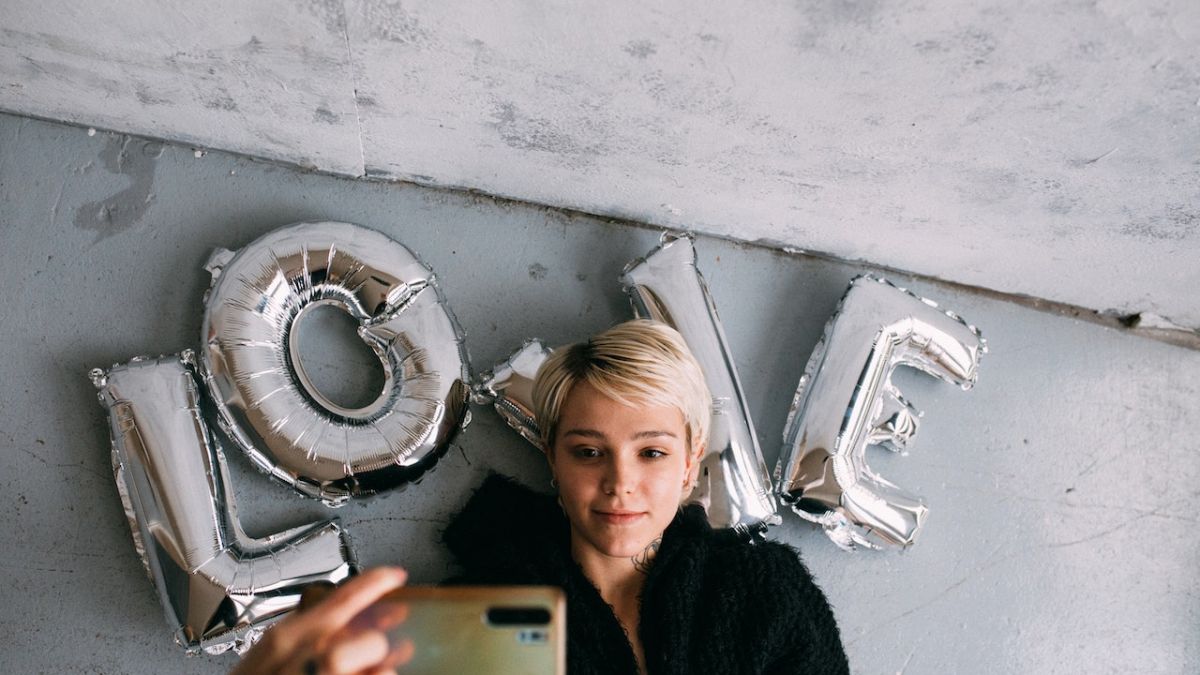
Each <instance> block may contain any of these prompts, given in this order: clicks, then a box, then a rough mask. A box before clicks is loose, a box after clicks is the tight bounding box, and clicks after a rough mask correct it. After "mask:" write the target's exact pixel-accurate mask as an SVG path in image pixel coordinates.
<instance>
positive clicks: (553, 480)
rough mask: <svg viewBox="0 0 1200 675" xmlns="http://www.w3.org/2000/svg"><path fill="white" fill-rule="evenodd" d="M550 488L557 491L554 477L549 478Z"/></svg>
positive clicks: (556, 480) (556, 482)
mask: <svg viewBox="0 0 1200 675" xmlns="http://www.w3.org/2000/svg"><path fill="white" fill-rule="evenodd" d="M550 487H552V488H554V489H555V490H557V489H558V479H557V478H555V477H554V476H550Z"/></svg>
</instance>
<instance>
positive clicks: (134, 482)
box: [91, 352, 355, 653]
mask: <svg viewBox="0 0 1200 675" xmlns="http://www.w3.org/2000/svg"><path fill="white" fill-rule="evenodd" d="M194 365H195V363H194V356H193V355H192V354H191V352H184V354H183V355H182V357H164V358H161V359H154V360H139V359H135V360H133V361H131V362H129V363H127V364H124V365H118V366H113V367H112V368H111V369H110V370H109V371H107V372H105V371H102V370H100V369H96V370H93V371H92V373H91V376H92V381H93V383H94V384H95V385H96V387H97V388H98V389H99V391H100V394H99V396H100V402H101V404H102V405H104V406H105V408H106V409H107V410H108V416H109V422H110V428H111V431H112V445H113V448H112V458H113V470H114V472H115V474H116V482H117V489H118V491H119V492H120V495H121V501H122V503H123V505H124V508H125V513H126V516H127V517H128V518H129V526H130V528H131V530H132V532H133V538H134V543H135V546H136V547H137V550H138V553H139V555H140V556H141V559H142V562H143V564H144V565H145V567H146V570H147V571H148V572H149V573H150V576H151V578H152V579H153V580H154V584H155V586H156V587H157V589H158V593H159V598H160V599H161V601H162V605H163V608H164V609H165V610H166V614H167V619H168V621H169V623H170V624H171V625H172V626H173V627H174V628H175V630H176V633H175V639H176V641H177V642H178V643H179V644H181V645H183V646H184V647H186V648H187V650H188V651H189V652H198V651H201V650H203V651H206V652H209V653H220V652H223V651H226V650H229V649H236V650H239V651H240V650H242V649H243V648H245V647H248V646H249V645H250V644H252V643H253V641H254V640H255V639H256V638H257V636H258V635H259V634H260V633H261V631H262V630H263V628H265V627H266V626H267V625H269V624H270V623H271V622H272V621H273V620H275V619H277V618H279V617H280V616H281V615H282V614H285V613H286V612H288V611H290V610H291V609H293V608H294V607H295V606H296V605H297V604H298V603H299V600H300V593H301V591H302V590H303V589H304V587H305V586H306V585H308V584H310V583H312V582H316V581H327V582H333V583H337V582H339V581H341V580H343V579H345V578H346V577H348V576H349V575H350V574H352V573H353V572H354V567H355V563H354V559H353V556H352V554H351V551H350V548H349V542H348V541H347V540H346V537H345V533H344V532H343V531H342V529H341V528H340V527H339V526H338V525H337V523H336V522H319V523H313V524H311V525H305V526H302V527H297V528H293V529H290V530H287V531H284V532H278V533H276V534H272V535H270V536H268V537H265V538H263V539H252V538H250V537H248V536H246V534H245V532H243V531H242V529H241V526H240V524H239V523H238V520H237V516H236V509H235V505H234V499H233V494H232V492H231V491H230V487H229V479H228V476H227V472H226V466H225V459H224V456H223V455H222V453H221V450H220V448H219V446H218V445H217V444H216V443H215V442H214V441H213V438H212V437H211V436H210V434H209V432H208V428H207V427H206V426H205V425H204V421H203V416H202V413H201V396H200V392H199V390H198V386H197V383H196V379H195V373H194Z"/></svg>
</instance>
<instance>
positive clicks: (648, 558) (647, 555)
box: [630, 537, 662, 574]
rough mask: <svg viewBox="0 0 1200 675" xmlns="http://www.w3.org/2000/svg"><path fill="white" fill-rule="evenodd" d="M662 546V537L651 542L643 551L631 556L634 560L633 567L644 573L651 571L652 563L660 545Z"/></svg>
mask: <svg viewBox="0 0 1200 675" xmlns="http://www.w3.org/2000/svg"><path fill="white" fill-rule="evenodd" d="M659 546H662V537H659V538H658V539H655V540H654V541H652V542H650V543H649V544H648V545H647V546H646V548H644V549H642V552H641V553H639V554H637V555H635V556H633V557H632V558H630V560H632V561H633V568H634V569H635V570H637V571H639V572H641V573H642V574H649V573H650V563H652V562H654V556H655V555H656V554H657V553H658V547H659Z"/></svg>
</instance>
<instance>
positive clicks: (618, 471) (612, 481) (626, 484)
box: [604, 454, 637, 495]
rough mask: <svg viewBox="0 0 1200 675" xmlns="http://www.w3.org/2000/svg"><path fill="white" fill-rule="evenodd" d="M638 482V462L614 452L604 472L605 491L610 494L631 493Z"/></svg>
mask: <svg viewBox="0 0 1200 675" xmlns="http://www.w3.org/2000/svg"><path fill="white" fill-rule="evenodd" d="M636 484H637V466H636V463H635V462H633V461H631V460H629V459H626V458H622V457H620V456H619V455H615V454H614V455H613V456H612V459H611V460H610V461H609V462H608V466H607V471H605V472H604V491H605V492H607V493H608V494H610V495H620V494H629V493H631V492H633V488H634V486H635V485H636Z"/></svg>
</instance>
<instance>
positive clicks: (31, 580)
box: [0, 115, 1200, 674]
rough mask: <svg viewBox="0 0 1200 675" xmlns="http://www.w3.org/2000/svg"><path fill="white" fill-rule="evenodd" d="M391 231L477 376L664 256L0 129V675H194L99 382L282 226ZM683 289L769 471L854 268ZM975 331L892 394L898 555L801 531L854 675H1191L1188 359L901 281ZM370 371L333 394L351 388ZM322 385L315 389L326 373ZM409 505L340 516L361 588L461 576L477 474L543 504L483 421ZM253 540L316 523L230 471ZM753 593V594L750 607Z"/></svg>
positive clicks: (598, 324)
mask: <svg viewBox="0 0 1200 675" xmlns="http://www.w3.org/2000/svg"><path fill="white" fill-rule="evenodd" d="M310 219H337V220H348V221H353V222H358V223H362V224H364V225H367V226H370V227H373V228H377V229H379V230H381V231H383V232H386V233H388V234H389V235H391V236H393V237H395V238H397V239H398V240H400V241H402V242H403V243H405V244H406V245H408V246H409V247H411V248H413V249H414V250H416V251H417V252H418V253H420V254H421V255H422V256H423V257H424V259H425V260H426V261H427V262H428V263H429V264H430V265H431V266H432V267H433V268H434V269H435V270H436V271H437V272H438V274H439V277H440V279H441V280H442V283H443V286H444V288H445V290H446V294H447V296H448V298H449V301H450V303H451V306H452V307H453V309H454V311H455V312H456V314H457V315H458V317H459V319H460V320H461V321H462V323H463V325H464V326H465V328H466V331H467V334H468V347H469V349H470V353H471V356H472V359H473V362H474V364H475V368H476V369H477V370H483V369H486V368H488V367H490V365H491V364H493V363H494V362H495V361H496V360H498V359H500V358H503V357H504V356H505V355H507V353H508V352H509V351H510V350H511V349H513V348H514V347H515V346H517V345H519V344H520V343H521V342H522V340H523V339H524V338H526V337H528V336H540V337H542V338H545V339H546V340H547V341H548V342H549V343H551V344H561V343H564V342H567V341H572V340H575V339H579V338H581V337H583V336H586V335H587V334H589V333H591V332H594V331H597V330H599V329H602V328H604V327H606V326H608V325H611V324H612V323H614V322H616V321H619V320H622V319H624V318H626V317H628V316H629V311H628V307H627V303H626V301H625V299H624V297H623V296H622V294H621V292H620V289H619V287H618V285H617V282H616V278H617V275H618V274H619V272H620V270H621V267H622V266H623V265H624V264H625V263H626V262H627V261H629V260H631V259H632V258H634V257H637V256H639V255H641V254H643V253H645V252H646V251H647V250H649V249H650V248H651V247H653V246H654V244H655V243H656V241H657V237H658V233H657V232H656V231H654V230H652V229H642V228H632V227H629V226H627V225H623V224H616V223H612V222H608V221H605V220H603V219H598V218H593V217H587V216H580V215H573V214H569V213H565V212H562V211H559V210H555V209H550V208H543V207H536V206H529V205H523V204H518V203H513V202H504V201H495V200H492V199H489V198H484V197H477V196H471V195H467V194H463V193H458V192H448V191H441V190H433V189H426V188H419V187H414V186H411V185H394V184H382V183H370V182H363V181H354V180H345V179H338V178H334V177H329V176H320V175H314V174H310V173H304V172H298V171H294V170H290V169H285V168H281V167H279V166H276V165H274V164H267V163H259V162H254V161H250V160H247V159H244V158H238V157H234V156H230V155H226V154H223V153H218V152H211V153H209V154H207V155H206V156H203V157H196V156H195V155H194V153H193V152H192V150H191V148H189V147H186V146H178V145H173V144H162V143H159V142H155V141H146V140H142V139H138V138H130V137H126V136H121V135H118V134H110V133H104V132H100V133H96V134H95V135H89V134H88V133H87V132H86V131H85V130H84V129H81V128H76V127H71V126H64V125H58V124H51V123H46V122H38V121H33V120H29V119H22V118H18V117H12V116H4V115H0V289H3V292H0V317H3V321H2V322H0V489H2V490H3V494H4V503H5V505H6V507H7V517H5V518H3V519H0V538H2V539H3V541H4V542H5V546H4V551H3V553H0V568H2V569H3V571H4V575H5V579H4V582H3V583H2V584H0V630H2V631H3V639H2V640H0V642H2V643H3V649H0V670H2V671H3V672H14V673H15V672H39V671H53V672H68V673H70V672H103V673H116V672H130V673H160V672H183V671H187V672H211V673H218V672H223V671H224V670H226V669H227V668H228V667H229V666H230V664H231V663H232V658H231V657H204V658H202V659H199V660H192V661H185V659H184V656H183V654H182V652H181V650H179V649H178V648H177V647H175V646H174V645H173V644H172V643H171V640H170V636H169V631H168V627H167V624H166V622H165V621H164V619H163V615H162V611H161V609H160V607H159V605H158V600H157V597H156V595H155V593H154V590H153V587H152V585H151V583H150V581H149V580H148V579H147V578H146V576H145V574H144V573H143V570H142V567H141V564H140V563H139V561H138V560H137V557H136V555H135V553H134V548H133V544H132V541H131V538H130V535H129V530H128V526H127V525H126V522H125V520H124V515H123V513H122V511H121V506H120V501H119V499H118V496H117V492H116V489H115V487H114V484H113V479H112V476H111V474H110V471H109V441H108V431H107V425H106V421H105V417H104V411H103V410H102V409H101V408H100V406H99V405H97V403H96V397H95V390H94V389H93V387H92V385H91V383H90V382H89V381H88V379H87V377H86V374H87V371H88V369H89V368H92V367H95V366H107V365H109V364H112V363H116V362H121V361H125V360H128V359H129V358H130V357H132V356H134V355H137V354H160V353H171V352H176V351H178V350H181V349H183V348H187V347H196V346H198V344H199V330H200V317H201V307H202V305H201V302H202V300H201V298H202V294H203V292H204V289H205V286H206V283H207V274H206V273H205V272H204V271H203V269H202V265H203V263H204V261H205V260H206V259H207V257H208V254H209V253H210V251H211V250H212V249H213V248H214V247H218V246H222V247H227V248H237V247H240V246H243V245H245V244H247V243H249V242H250V241H252V240H253V239H254V238H255V237H257V236H258V235H260V234H262V233H264V232H266V231H268V230H270V229H272V228H275V227H278V226H281V225H284V224H287V223H290V222H295V221H299V220H310ZM697 247H698V250H699V253H700V266H701V269H702V270H703V271H704V273H705V275H706V276H707V279H708V281H709V284H710V286H711V288H712V291H713V295H714V298H715V300H716V304H717V306H718V307H719V309H720V312H721V317H722V319H723V322H724V325H725V328H726V331H727V333H728V336H729V340H730V343H731V346H732V348H733V350H734V353H735V355H736V361H737V365H738V368H739V369H740V372H741V376H742V380H743V383H744V385H745V388H746V394H747V397H748V401H749V404H750V408H751V410H752V412H753V414H754V416H755V420H756V422H757V426H758V431H759V434H760V438H761V440H762V443H763V448H764V452H765V453H766V455H767V459H768V461H769V463H770V465H771V466H773V465H774V460H775V457H776V456H777V455H778V452H779V437H780V433H781V430H782V426H783V421H784V417H785V415H786V411H787V407H788V404H789V402H790V400H791V396H792V391H793V389H794V387H795V384H796V381H797V379H798V378H799V376H800V374H801V372H802V370H803V367H804V363H805V361H806V359H807V358H808V355H809V352H810V350H811V349H812V347H813V345H814V344H816V342H817V340H818V338H819V336H820V332H821V328H822V325H823V324H824V322H825V320H826V318H827V317H828V316H829V315H830V313H831V312H832V310H833V308H834V305H835V304H836V302H837V300H838V298H839V297H840V295H841V294H842V291H843V290H844V289H845V287H846V284H847V283H848V281H849V279H850V278H851V277H852V276H853V275H854V274H856V273H858V272H860V271H862V270H864V269H869V268H865V267H861V266H857V265H849V264H840V263H834V262H829V261H826V260H822V259H817V258H813V257H810V256H804V255H784V254H781V253H779V252H777V251H772V250H768V249H765V248H761V247H757V246H744V245H738V244H734V243H731V242H728V241H722V240H717V239H713V238H701V239H700V240H699V241H698V243H697ZM893 279H894V280H895V281H896V282H899V283H904V284H908V285H911V286H912V287H913V288H914V289H915V290H916V291H917V292H919V293H922V294H924V295H927V296H930V297H932V298H935V299H937V300H939V301H941V302H942V304H943V305H944V306H945V307H948V308H951V309H954V310H957V311H958V312H960V313H961V314H962V315H963V316H965V317H967V318H968V319H970V320H971V321H972V322H974V323H976V324H977V325H979V326H980V327H981V328H982V330H983V332H984V334H985V335H986V337H987V338H988V339H989V341H990V346H991V353H990V354H988V355H987V356H986V357H985V359H984V362H983V365H982V374H981V378H980V381H979V384H978V386H977V387H976V388H975V389H974V390H973V391H971V392H967V393H964V392H961V391H959V390H957V389H955V388H953V387H950V386H947V385H943V384H940V383H937V382H934V381H932V380H930V379H929V378H925V377H923V376H919V375H916V374H912V375H907V376H904V377H901V378H898V382H899V383H900V385H901V387H902V388H903V389H904V391H905V392H906V393H907V394H908V397H909V398H910V399H912V400H913V401H914V402H915V403H916V405H917V406H918V407H921V408H923V409H924V410H925V411H926V416H925V418H924V423H923V427H922V430H921V433H920V435H919V436H918V437H917V439H916V443H915V445H914V447H913V448H912V449H911V452H910V454H909V455H908V456H905V457H901V456H891V455H888V454H887V453H880V454H878V455H875V456H873V459H872V463H873V466H874V467H875V468H876V469H877V470H878V471H879V472H881V473H882V474H883V475H885V476H887V477H888V478H890V479H891V480H893V481H894V482H896V483H898V484H900V485H902V486H904V487H906V488H908V489H911V490H913V491H915V492H917V493H918V494H921V495H923V496H924V497H925V499H926V501H927V503H928V504H929V506H930V508H931V516H930V518H929V521H928V524H927V527H926V529H925V531H924V533H923V535H922V537H921V539H920V540H919V541H918V543H917V544H916V546H914V547H913V548H912V549H910V550H908V551H906V552H903V553H897V552H890V553H872V552H861V553H857V554H847V553H844V552H842V551H840V550H838V549H836V548H835V547H834V546H833V544H832V543H830V542H829V541H828V540H827V539H826V538H825V537H824V535H822V534H820V533H819V532H816V531H814V530H813V529H812V528H811V527H810V526H809V525H808V524H806V523H804V522H802V521H800V520H799V519H798V518H796V517H795V516H793V515H791V514H784V515H785V519H784V524H783V525H782V526H780V527H778V528H775V529H774V530H772V536H774V537H776V538H778V539H781V540H783V541H787V542H789V543H791V544H794V545H796V546H798V547H799V548H800V549H801V550H802V552H803V555H804V558H805V560H806V561H807V563H808V565H809V566H810V568H811V569H812V570H813V572H814V574H815V575H816V577H817V579H818V581H819V583H820V584H821V585H822V587H823V588H824V589H825V592H826V593H827V595H828V596H829V599H830V601H831V602H832V604H833V606H834V608H835V612H836V615H837V618H838V621H839V623H840V625H841V628H842V634H843V637H844V640H845V643H846V647H847V651H848V653H849V656H850V660H851V664H852V666H853V669H854V671H855V672H857V673H896V672H904V673H909V674H912V673H981V672H988V673H1132V672H1137V673H1184V672H1197V671H1198V670H1200V639H1198V636H1200V611H1198V610H1200V577H1198V576H1197V574H1196V570H1197V569H1198V568H1200V567H1198V566H1200V542H1198V540H1197V539H1196V537H1195V536H1194V535H1195V531H1196V525H1197V512H1198V511H1200V487H1197V486H1200V456H1198V455H1197V454H1196V452H1195V431H1194V430H1195V428H1196V427H1197V425H1198V424H1200V412H1198V410H1197V408H1196V405H1195V401H1196V400H1197V396H1198V394H1200V386H1198V384H1197V383H1198V382H1200V353H1198V352H1196V351H1190V350H1185V349H1181V348H1178V347H1172V346H1169V345H1165V344H1160V343H1157V342H1151V341H1146V340H1144V339H1140V338H1137V337H1134V336H1131V335H1129V334H1125V333H1123V332H1120V331H1115V330H1112V329H1108V328H1104V327H1101V326H1097V325H1095V324H1093V323H1085V322H1080V321H1078V320H1075V319H1072V318H1068V317H1064V316H1059V315H1055V314H1048V313H1040V312H1037V311H1034V310H1032V309H1030V308H1027V307H1024V306H1022V305H1018V304H1013V303H1010V302H1005V301H1003V300H1001V299H997V298H995V297H991V296H983V295H978V294H971V293H964V292H961V291H959V290H955V289H953V288H950V287H947V286H945V285H941V284H937V283H930V282H926V281H920V280H912V279H906V278H903V277H895V276H893ZM361 365H362V364H330V367H331V368H335V370H336V368H338V367H341V368H342V370H340V371H337V372H342V373H354V372H355V367H357V366H361ZM332 372H333V371H331V373H329V374H332ZM474 413H475V415H474V421H473V422H472V424H471V426H470V427H469V428H468V430H467V431H466V433H465V434H464V435H463V436H462V437H461V438H460V440H459V442H458V444H457V447H455V448H454V449H453V450H452V451H451V452H450V453H449V455H448V456H447V457H446V458H445V459H444V460H443V462H442V463H441V464H440V465H439V466H438V467H437V468H436V469H435V470H434V471H433V472H432V473H431V474H430V475H429V476H428V478H427V479H426V480H424V481H423V482H422V483H421V484H420V485H417V486H413V487H410V488H409V489H407V490H405V491H403V492H399V493H395V494H392V495H390V496H387V497H383V498H377V499H373V500H369V501H366V502H364V503H361V504H353V505H350V506H347V507H345V508H343V509H341V510H339V511H337V512H335V513H336V515H337V516H339V517H340V518H341V519H342V521H343V523H344V524H345V525H346V526H347V527H348V528H349V529H350V531H351V533H352V535H353V537H354V541H355V542H356V545H357V549H358V552H359V554H360V556H361V558H362V560H363V561H364V562H365V563H367V564H378V563H385V562H387V563H399V564H402V565H405V566H407V567H408V568H409V569H410V570H411V572H412V575H413V578H414V580H415V581H418V582H434V581H436V580H438V579H440V578H442V577H443V576H445V575H447V574H448V572H449V571H450V570H449V569H448V567H447V557H446V554H445V552H444V551H443V550H442V549H441V548H440V546H439V545H438V544H437V543H436V542H437V535H438V532H439V530H440V528H441V527H443V526H444V524H445V523H446V521H447V518H448V517H449V515H450V514H451V513H453V512H454V511H455V510H456V509H457V508H459V507H460V506H461V504H462V503H463V502H464V500H465V498H466V496H467V495H468V493H469V491H470V489H471V488H472V487H473V486H475V485H477V484H478V483H479V482H480V481H481V480H482V477H483V476H484V475H485V474H486V472H488V471H490V470H493V469H494V470H499V471H502V472H505V473H509V474H512V475H515V476H518V477H519V478H521V479H522V480H524V481H526V482H527V483H528V484H530V485H533V486H546V487H547V489H548V486H547V479H548V472H547V471H546V469H545V467H544V466H543V464H542V460H541V459H540V457H539V456H538V455H537V454H536V453H535V452H534V451H533V450H532V449H531V448H530V447H528V446H527V445H526V444H524V442H523V441H520V440H519V439H518V438H517V437H516V435H515V434H513V433H512V432H510V431H509V430H508V429H507V428H506V427H505V426H504V424H503V422H502V421H500V420H499V418H498V417H497V416H496V415H495V414H494V413H493V412H492V411H491V410H489V409H486V408H476V409H475V410H474ZM229 459H230V462H231V464H232V469H233V473H234V483H235V488H236V492H237V498H238V500H239V507H240V513H241V516H242V519H243V521H244V523H245V524H246V526H247V528H248V529H249V530H250V533H251V534H254V535H260V534H263V533H266V532H271V531H277V530H279V529H282V528H284V527H286V526H291V525H297V524H300V523H303V522H307V521H310V520H314V519H319V518H325V517H328V516H330V515H332V514H331V512H329V511H327V510H326V509H324V507H322V506H321V505H319V504H318V503H316V502H313V501H311V500H305V499H303V498H301V497H299V496H296V495H294V494H292V493H291V492H290V491H289V490H287V489H285V488H283V487H281V486H279V485H277V484H275V483H273V482H270V481H268V480H267V478H266V477H265V476H263V475H262V474H259V473H257V472H256V471H255V470H254V469H253V468H252V467H251V466H250V464H249V462H248V461H247V460H246V458H245V457H243V456H241V455H240V454H236V453H232V454H230V457H229ZM765 582H766V583H770V580H765Z"/></svg>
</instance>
